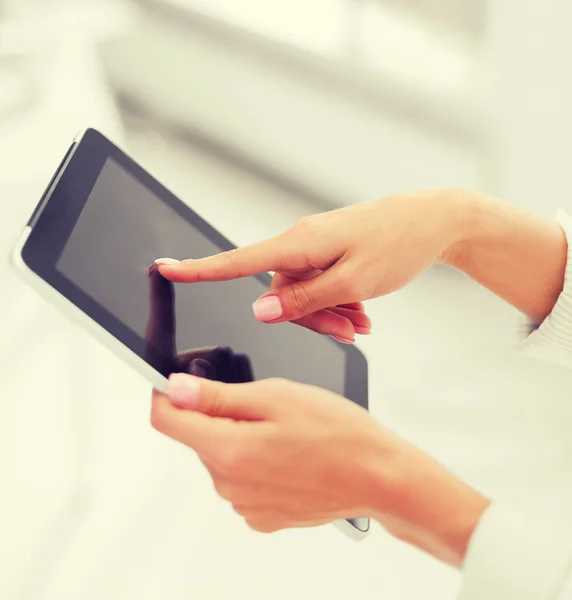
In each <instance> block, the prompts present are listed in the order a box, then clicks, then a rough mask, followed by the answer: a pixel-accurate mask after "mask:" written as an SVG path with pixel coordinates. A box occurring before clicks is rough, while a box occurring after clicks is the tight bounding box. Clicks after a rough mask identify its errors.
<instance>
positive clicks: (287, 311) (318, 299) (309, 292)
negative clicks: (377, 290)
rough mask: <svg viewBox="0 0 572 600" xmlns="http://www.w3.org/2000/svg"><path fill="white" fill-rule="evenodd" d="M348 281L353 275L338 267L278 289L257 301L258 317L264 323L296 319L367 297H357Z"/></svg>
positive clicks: (254, 307)
mask: <svg viewBox="0 0 572 600" xmlns="http://www.w3.org/2000/svg"><path fill="white" fill-rule="evenodd" d="M348 281H350V282H351V277H350V276H349V274H347V275H346V274H345V273H344V272H343V267H341V266H335V267H332V268H330V269H328V270H326V271H324V272H323V273H320V275H317V276H316V277H313V278H312V279H306V280H304V281H296V282H294V283H290V284H288V285H285V286H282V287H279V288H275V289H273V290H271V291H270V292H268V293H267V294H264V296H261V297H260V298H259V299H258V300H257V301H256V302H255V303H254V305H253V307H252V309H253V311H254V316H255V317H256V318H257V319H258V320H259V321H262V322H264V323H279V322H282V321H295V320H296V319H301V318H302V317H305V316H307V315H310V314H312V313H315V312H317V311H319V310H322V309H324V308H330V307H331V306H336V305H338V304H348V303H350V302H355V301H358V300H363V298H357V297H354V296H355V295H356V293H355V291H353V290H352V289H351V287H352V286H350V285H348V283H347V282H348Z"/></svg>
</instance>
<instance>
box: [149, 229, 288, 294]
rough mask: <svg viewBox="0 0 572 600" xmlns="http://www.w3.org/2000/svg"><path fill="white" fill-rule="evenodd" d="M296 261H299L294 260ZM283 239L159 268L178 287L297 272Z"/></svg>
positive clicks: (161, 265)
mask: <svg viewBox="0 0 572 600" xmlns="http://www.w3.org/2000/svg"><path fill="white" fill-rule="evenodd" d="M294 260H295V259H294ZM290 262H292V257H290V256H289V255H288V253H287V246H286V243H285V240H284V237H283V236H278V237H275V238H272V239H270V240H266V241H264V242H258V243H257V244H252V245H250V246H244V247H243V248H237V249H235V250H229V251H227V252H221V253H220V254H216V255H214V256H209V257H207V258H199V259H189V260H184V261H182V262H180V263H174V264H173V263H169V264H159V270H160V272H161V274H162V275H163V276H164V277H166V278H167V279H169V280H170V281H174V282H177V283H198V282H204V281H228V280H230V279H239V278H241V277H250V276H252V275H258V274H259V273H266V272H268V271H278V270H280V269H281V268H294V267H293V266H290V265H288V264H285V263H290Z"/></svg>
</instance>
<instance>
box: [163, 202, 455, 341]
mask: <svg viewBox="0 0 572 600" xmlns="http://www.w3.org/2000/svg"><path fill="white" fill-rule="evenodd" d="M463 218H464V204H463V202H462V201H461V200H459V198H458V194H457V193H456V192H454V191H426V192H417V193H412V194H405V195H401V196H394V197H391V198H388V199H385V200H380V201H376V202H371V203H365V204H358V205H355V206H351V207H348V208H343V209H340V210H335V211H332V212H328V213H324V214H318V215H315V216H311V217H307V218H304V219H302V220H301V221H299V222H298V223H297V224H296V225H295V226H294V227H293V228H292V229H290V230H289V231H286V232H285V233H283V234H281V235H279V236H277V237H275V238H273V239H270V240H267V241H264V242H261V243H258V244H254V245H252V246H247V247H244V248H240V249H238V250H233V251H231V252H226V253H223V254H219V255H218V256H213V257H210V258H205V259H200V260H185V261H183V262H180V263H179V262H177V261H174V260H173V259H160V260H158V261H157V262H158V264H159V268H160V272H161V274H162V275H163V276H164V277H166V278H167V279H169V280H171V281H175V282H186V283H194V282H200V281H220V280H228V279H235V278H238V277H246V276H250V275H255V274H257V273H263V272H266V271H273V272H275V275H274V279H273V282H272V286H271V291H270V292H268V293H267V294H265V295H264V296H262V297H261V298H260V299H258V300H257V301H256V302H255V303H254V314H255V316H256V317H257V318H258V319H259V320H260V321H264V322H267V323H278V322H281V321H293V322H295V323H298V324H300V325H303V326H305V327H309V328H310V329H313V330H315V331H317V332H318V333H324V334H330V335H333V336H335V337H337V338H338V339H339V340H340V341H345V342H348V343H351V342H353V341H354V340H355V335H356V333H357V334H368V333H370V331H371V322H370V320H369V318H368V317H367V315H366V314H365V312H364V307H363V305H362V304H361V301H363V300H367V299H370V298H374V297H377V296H382V295H384V294H389V293H391V292H393V291H395V290H398V289H399V288H401V287H403V286H404V285H406V284H407V283H408V282H410V281H411V280H412V279H413V278H414V277H416V276H417V275H418V274H419V273H420V272H421V271H423V270H424V269H427V268H428V267H430V266H431V265H433V264H435V263H437V262H440V261H442V260H445V259H446V258H447V256H448V254H449V253H450V252H451V251H452V249H453V247H454V246H455V244H456V243H457V242H460V241H461V240H462V239H463V226H462V224H463Z"/></svg>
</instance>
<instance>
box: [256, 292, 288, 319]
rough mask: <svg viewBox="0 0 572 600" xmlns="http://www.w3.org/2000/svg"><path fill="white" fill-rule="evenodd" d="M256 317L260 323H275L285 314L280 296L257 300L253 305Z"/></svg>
mask: <svg viewBox="0 0 572 600" xmlns="http://www.w3.org/2000/svg"><path fill="white" fill-rule="evenodd" d="M252 310H253V311H254V316H255V317H256V318H257V319H258V320H259V321H275V320H276V319H279V318H280V317H281V316H282V314H283V312H284V311H283V309H282V303H281V302H280V298H278V296H267V297H266V298H261V299H260V300H257V301H256V302H255V303H254V304H253V305H252Z"/></svg>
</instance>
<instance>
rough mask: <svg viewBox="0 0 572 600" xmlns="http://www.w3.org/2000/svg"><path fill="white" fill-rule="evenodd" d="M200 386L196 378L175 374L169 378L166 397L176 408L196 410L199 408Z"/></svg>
mask: <svg viewBox="0 0 572 600" xmlns="http://www.w3.org/2000/svg"><path fill="white" fill-rule="evenodd" d="M200 393H201V384H200V381H199V379H198V378H197V377H193V376H192V375H184V374H182V373H177V374H174V375H171V377H169V383H168V385H167V396H169V399H170V400H171V402H172V403H173V404H174V405H175V406H176V407H177V408H183V409H186V410H196V408H197V407H198V406H199V397H200Z"/></svg>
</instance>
